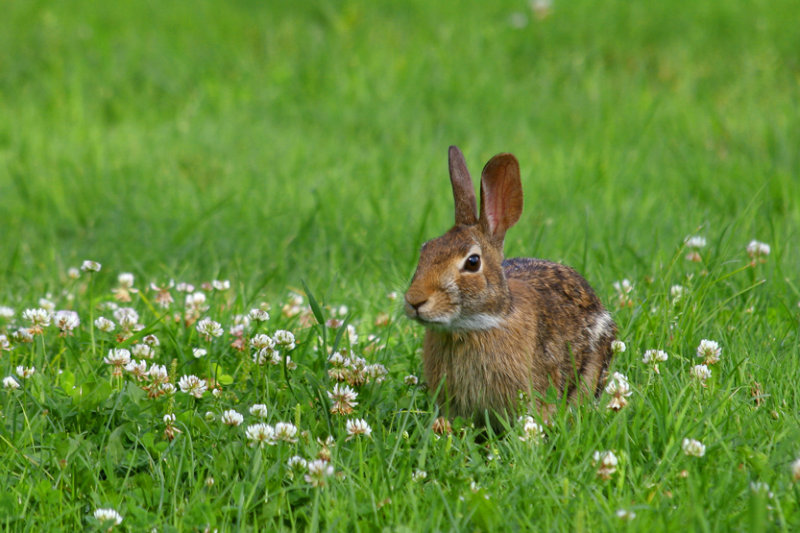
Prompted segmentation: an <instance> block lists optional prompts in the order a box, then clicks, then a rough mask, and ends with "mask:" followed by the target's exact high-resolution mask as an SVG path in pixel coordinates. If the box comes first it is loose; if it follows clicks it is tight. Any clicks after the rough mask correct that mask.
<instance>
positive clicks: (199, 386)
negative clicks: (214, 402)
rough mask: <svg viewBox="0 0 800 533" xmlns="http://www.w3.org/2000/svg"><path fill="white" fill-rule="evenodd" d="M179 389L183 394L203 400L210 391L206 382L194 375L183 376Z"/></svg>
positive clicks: (179, 382) (179, 381)
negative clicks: (204, 395)
mask: <svg viewBox="0 0 800 533" xmlns="http://www.w3.org/2000/svg"><path fill="white" fill-rule="evenodd" d="M178 387H179V388H180V389H181V392H185V393H186V394H190V395H192V396H194V397H195V398H202V397H203V394H204V393H205V392H206V390H208V384H207V383H206V380H204V379H200V378H198V377H197V376H195V375H194V374H190V375H188V376H181V379H180V380H178Z"/></svg>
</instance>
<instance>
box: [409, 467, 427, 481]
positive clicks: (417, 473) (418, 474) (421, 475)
mask: <svg viewBox="0 0 800 533" xmlns="http://www.w3.org/2000/svg"><path fill="white" fill-rule="evenodd" d="M426 477H428V473H427V472H426V471H424V470H420V469H419V468H417V469H416V470H414V473H413V474H411V481H422V480H424V479H425V478H426Z"/></svg>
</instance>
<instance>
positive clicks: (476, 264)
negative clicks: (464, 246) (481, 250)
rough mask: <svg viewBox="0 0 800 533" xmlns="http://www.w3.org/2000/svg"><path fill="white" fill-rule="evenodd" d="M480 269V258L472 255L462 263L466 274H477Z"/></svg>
mask: <svg viewBox="0 0 800 533" xmlns="http://www.w3.org/2000/svg"><path fill="white" fill-rule="evenodd" d="M480 268H481V256H479V255H478V254H472V255H471V256H469V257H467V260H466V261H464V270H466V271H468V272H477V271H478V270H480Z"/></svg>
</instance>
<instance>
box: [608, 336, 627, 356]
mask: <svg viewBox="0 0 800 533" xmlns="http://www.w3.org/2000/svg"><path fill="white" fill-rule="evenodd" d="M627 349H628V347H627V346H625V343H624V342H622V341H620V340H616V339H615V340H613V341H611V351H612V352H614V353H625V350H627Z"/></svg>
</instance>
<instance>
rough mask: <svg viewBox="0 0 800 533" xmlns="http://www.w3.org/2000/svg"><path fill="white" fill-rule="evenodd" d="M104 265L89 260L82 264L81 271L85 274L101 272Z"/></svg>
mask: <svg viewBox="0 0 800 533" xmlns="http://www.w3.org/2000/svg"><path fill="white" fill-rule="evenodd" d="M101 268H103V265H101V264H100V263H98V262H97V261H89V260H88V259H87V260H86V261H84V262H83V263H82V264H81V270H83V271H84V272H100V269H101Z"/></svg>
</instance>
